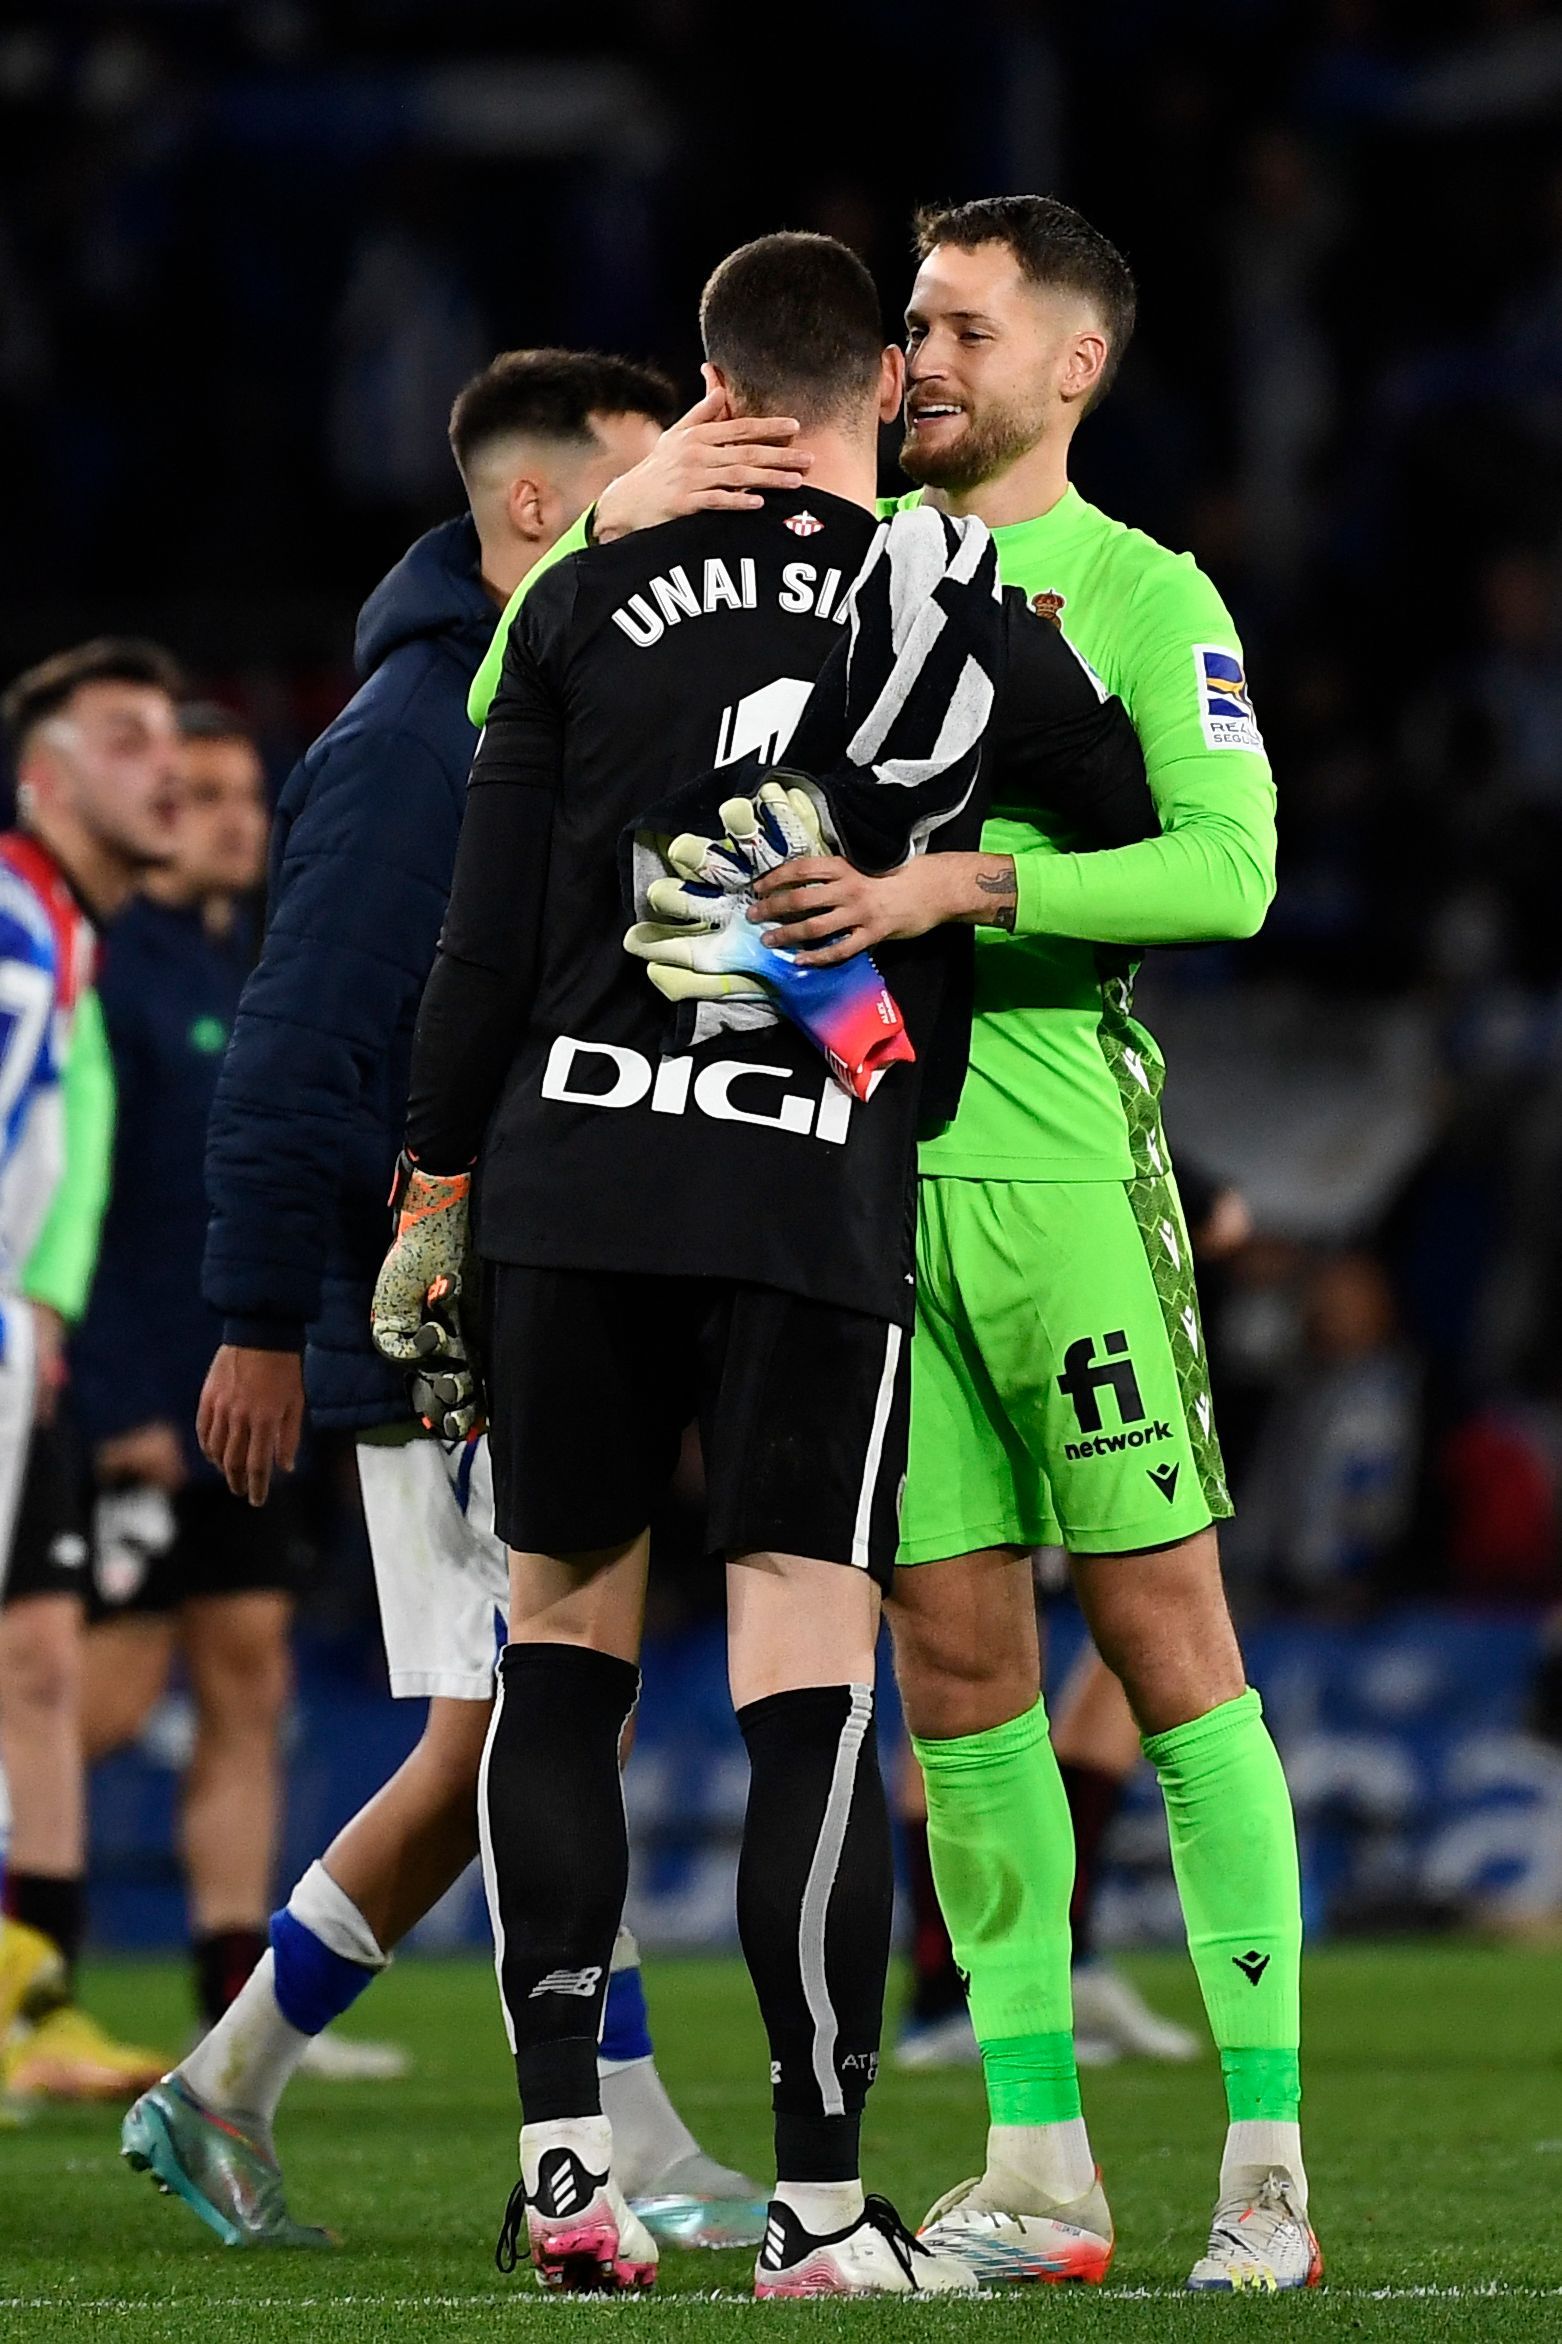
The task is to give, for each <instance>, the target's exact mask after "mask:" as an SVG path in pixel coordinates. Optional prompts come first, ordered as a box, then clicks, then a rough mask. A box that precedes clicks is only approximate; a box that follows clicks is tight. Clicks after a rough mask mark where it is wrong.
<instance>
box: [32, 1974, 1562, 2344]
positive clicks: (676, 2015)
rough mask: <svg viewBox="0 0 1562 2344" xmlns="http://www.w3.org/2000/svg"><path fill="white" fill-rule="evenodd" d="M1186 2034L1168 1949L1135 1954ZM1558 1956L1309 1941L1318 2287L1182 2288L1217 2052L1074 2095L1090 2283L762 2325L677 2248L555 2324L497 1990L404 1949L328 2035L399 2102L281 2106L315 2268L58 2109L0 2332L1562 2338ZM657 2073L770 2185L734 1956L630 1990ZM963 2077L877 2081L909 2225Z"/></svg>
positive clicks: (132, 2000) (969, 2108)
mask: <svg viewBox="0 0 1562 2344" xmlns="http://www.w3.org/2000/svg"><path fill="white" fill-rule="evenodd" d="M1133 1967H1134V1969H1135V1972H1136V1974H1137V1975H1138V1976H1139V1977H1140V1979H1141V1982H1143V1983H1145V1984H1146V1985H1148V1986H1149V1987H1150V1988H1151V1989H1152V1991H1153V1992H1154V1994H1155V1995H1156V1997H1157V1999H1158V2000H1159V2001H1161V2002H1162V2003H1163V2004H1164V2005H1165V2006H1166V2007H1167V2008H1168V2009H1172V2010H1174V2011H1175V2012H1176V2013H1177V2014H1178V2015H1179V2016H1182V2017H1184V2018H1186V2019H1188V2020H1189V2021H1190V2022H1192V2023H1195V2024H1196V2023H1197V2004H1196V1996H1195V1993H1194V1989H1193V1985H1192V1979H1191V1975H1190V1973H1189V1972H1188V1970H1187V1967H1186V1964H1185V1963H1184V1962H1182V1961H1181V1960H1180V1959H1172V1958H1170V1957H1168V1958H1166V1959H1160V1958H1150V1959H1147V1960H1144V1961H1142V1962H1138V1963H1135V1964H1134V1965H1133ZM1559 1984H1562V1962H1559V1961H1558V1960H1556V1959H1554V1958H1546V1957H1544V1956H1540V1955H1528V1954H1525V1955H1520V1954H1506V1953H1497V1952H1490V1951H1485V1950H1480V1949H1474V1948H1453V1947H1447V1946H1439V1947H1429V1948H1425V1949H1408V1950H1399V1949H1395V1950H1392V1951H1385V1950H1378V1949H1360V1950H1357V1949H1350V1950H1344V1951H1327V1952H1321V1953H1319V1954H1317V1955H1316V1956H1314V1957H1313V1959H1312V1961H1311V1963H1310V1967H1309V1990H1308V2022H1309V2035H1310V2051H1309V2057H1308V2062H1307V2077H1308V2107H1307V2115H1308V2141H1309V2165H1310V2168H1311V2174H1312V2183H1313V2205H1314V2211H1315V2215H1316V2219H1317V2222H1318V2227H1319V2231H1320V2234H1321V2236H1322V2238H1323V2243H1324V2251H1325V2254H1326V2256H1327V2258H1328V2265H1329V2276H1328V2284H1327V2286H1326V2288H1325V2290H1324V2291H1323V2292H1322V2293H1320V2294H1315V2295H1310V2296H1289V2297H1282V2298H1278V2299H1249V2298H1233V2297H1220V2298H1211V2297H1202V2298H1188V2297H1184V2296H1182V2295H1180V2294H1179V2293H1178V2292H1177V2290H1178V2289H1179V2287H1180V2284H1181V2281H1182V2279H1183V2276H1184V2274H1185V2273H1186V2271H1187V2268H1188V2265H1189V2263H1190V2262H1191V2261H1192V2259H1193V2257H1194V2255H1195V2254H1196V2253H1197V2252H1198V2250H1199V2247H1200V2245H1201V2244H1202V2240H1203V2235H1204V2227H1205V2224H1206V2222H1207V2219H1208V2214H1209V2208H1210V2204H1211V2197H1212V2190H1213V2184H1214V2177H1215V2161H1216V2157H1217V2154H1218V2148H1219V2141H1220V2131H1221V2103H1220V2091H1219V2082H1218V2076H1217V2071H1216V2067H1215V2062H1214V2059H1213V2057H1210V2058H1209V2059H1208V2060H1205V2061H1201V2062H1200V2063H1199V2064H1198V2065H1197V2066H1195V2067H1192V2068H1180V2069H1178V2068H1152V2067H1148V2066H1145V2065H1142V2064H1136V2065H1133V2066H1123V2067H1119V2068H1116V2069H1109V2070H1106V2071H1104V2072H1097V2073H1095V2074H1091V2075H1088V2076H1087V2077H1086V2079H1085V2081H1086V2106H1087V2110H1088V2112H1089V2115H1090V2118H1091V2127H1092V2132H1093V2135H1094V2138H1095V2143H1096V2148H1097V2153H1098V2154H1099V2155H1100V2157H1101V2160H1102V2164H1103V2167H1104V2169H1105V2172H1106V2177H1107V2183H1108V2188H1109V2190H1110V2194H1111V2198H1112V2204H1113V2208H1114V2211H1115V2213H1116V2217H1117V2223H1118V2237H1119V2246H1118V2256H1117V2261H1116V2264H1115V2265H1114V2268H1113V2274H1112V2278H1111V2280H1110V2281H1109V2283H1108V2285H1107V2286H1106V2287H1105V2288H1102V2289H1099V2290H1089V2291H1086V2290H1063V2289H1053V2288H1039V2289H1030V2290H1025V2291H1016V2292H1011V2293H1009V2294H1007V2295H1004V2296H997V2297H993V2298H990V2299H988V2300H986V2301H982V2302H979V2303H976V2304H966V2305H962V2306H958V2307H951V2306H948V2305H946V2304H916V2303H912V2304H904V2303H884V2302H880V2303H861V2304H852V2305H849V2306H844V2307H843V2306H839V2305H831V2304H827V2303H826V2304H800V2305H767V2306H758V2305H755V2304H754V2303H753V2302H752V2300H747V2301H745V2300H744V2298H745V2295H746V2288H747V2280H748V2275H749V2258H748V2257H747V2256H744V2255H736V2254H733V2255H724V2256H716V2255H688V2254H669V2255H667V2256H666V2257H664V2260H663V2263H662V2279H661V2286H660V2289H659V2292H658V2295H657V2296H656V2297H654V2298H652V2299H650V2300H649V2301H641V2302H635V2303H621V2302H620V2303H602V2302H584V2303H582V2302H563V2301H560V2300H559V2299H557V2298H554V2297H544V2296H542V2295H540V2294H539V2293H538V2291H537V2290H536V2289H535V2288H534V2286H533V2285H532V2284H531V2281H530V2279H529V2277H526V2276H524V2275H517V2277H516V2278H515V2279H513V2280H504V2279H501V2278H500V2276H499V2274H498V2273H497V2272H496V2270H495V2269H494V2266H493V2260H492V2250H493V2241H494V2238H495V2235H496V2233H497V2230H498V2226H499V2219H500V2216H501V2214H502V2212H503V2208H504V2202H505V2198H506V2195H507V2193H508V2190H509V2187H510V2183H511V2181H512V2180H513V2178H514V2173H515V2161H514V2126H515V2109H514V2105H513V2092H512V2089H511V2085H510V2078H509V2062H508V2060H507V2058H506V2056H505V2052H504V2046H503V2038H502V2036H501V2033H500V2029H499V2022H498V2017H497V2011H496V2006H495V2002H494V1994H493V1983H492V1975H491V1972H490V1971H489V1970H488V1969H487V1967H486V1965H481V1964H478V1963H475V1962H474V1963H466V1962H461V1963H444V1962H431V1961H426V1962H422V1963H418V1962H412V1961H408V1962H405V1963H403V1964H400V1965H399V1966H398V1967H397V1968H395V1969H394V1970H392V1972H391V1973H390V1975H389V1976H388V1977H387V1978H386V1979H385V1980H384V1982H383V1983H382V1984H381V1985H379V1986H377V1987H376V1988H375V1990H374V1993H373V1994H372V1996H370V1997H369V1999H368V2002H367V2004H366V2005H365V2006H364V2007H363V2011H362V2016H361V2018H357V2019H355V2020H354V2021H353V2022H351V2023H353V2024H356V2025H357V2026H359V2027H361V2028H362V2029H363V2030H364V2031H366V2032H370V2033H380V2034H388V2035H394V2036H396V2037H397V2038H399V2039H400V2040H402V2041H404V2042H405V2043H406V2044H407V2045H408V2046H409V2047H410V2048H411V2050H412V2051H413V2053H414V2055H415V2057H416V2060H417V2068H416V2072H415V2074H414V2075H413V2076H412V2078H411V2079H410V2080H409V2081H408V2082H407V2083H405V2084H399V2085H391V2086H386V2085H358V2086H342V2085H324V2084H307V2083H306V2084H300V2085H298V2086H296V2087H295V2089H294V2091H293V2092H292V2094H291V2095H290V2097H289V2099H288V2101H287V2103H286V2106H285V2108H284V2112H283V2120H282V2126H281V2145H282V2150H283V2155H284V2159H285V2162H286V2166H287V2171H288V2176H289V2185H290V2196H291V2200H292V2204H293V2207H294V2210H295V2211H296V2212H297V2213H298V2214H299V2215H300V2216H301V2217H303V2218H304V2219H305V2220H310V2221H324V2222H328V2223H330V2224H331V2225H332V2226H333V2227H335V2228H336V2229H337V2230H339V2231H340V2233H341V2234H342V2236H343V2238H344V2240H345V2242H346V2243H345V2244H344V2246H343V2248H342V2249H341V2251H340V2252H339V2253H337V2254H334V2255H330V2256H327V2255H262V2254H246V2253H238V2252H229V2251H226V2250H224V2249H223V2248H222V2247H220V2246H219V2245H218V2244H217V2242H216V2240H215V2239H213V2238H212V2237H211V2236H210V2234H209V2233H208V2232H207V2231H206V2230H205V2229H204V2228H202V2227H201V2225H200V2224H199V2223H197V2222H196V2221H195V2219H194V2218H193V2216H191V2215H190V2214H189V2213H188V2212H187V2211H186V2210H185V2209H184V2208H183V2207H182V2206H179V2205H178V2204H176V2203H175V2202H174V2201H172V2200H166V2199H163V2198H160V2197H158V2196H157V2195H156V2193H155V2191H154V2190H153V2188H152V2186H151V2184H150V2182H148V2181H147V2180H146V2179H145V2178H144V2177H138V2176H132V2175H131V2174H130V2173H129V2172H128V2171H126V2170H125V2169H124V2168H123V2167H122V2166H121V2164H120V2162H119V2159H118V2157H117V2154H116V2147H117V2130H118V2119H117V2116H115V2115H112V2114H111V2113H109V2112H105V2111H102V2110H81V2111H73V2112H67V2111H53V2112H47V2113H45V2114H43V2115H41V2116H40V2117H39V2118H38V2119H37V2121H36V2122H35V2123H34V2124H33V2125H32V2126H31V2127H30V2128H28V2129H27V2130H26V2131H24V2132H19V2133H11V2134H0V2338H4V2340H5V2344H13V2340H14V2344H56V2340H58V2344H64V2340H65V2339H70V2340H71V2344H80V2340H82V2339H91V2340H92V2344H99V2340H102V2344H121V2340H123V2344H164V2340H165V2339H166V2340H167V2344H208V2340H210V2344H217V2340H218V2339H222V2340H223V2344H228V2340H230V2339H231V2340H233V2344H251V2340H253V2344H368V2340H369V2339H375V2340H378V2339H395V2340H396V2344H422V2340H423V2339H425V2338H426V2339H439V2340H440V2344H466V2340H467V2339H477V2338H483V2339H485V2340H488V2339H491V2338H492V2337H493V2336H494V2334H495V2333H496V2332H498V2331H507V2332H509V2333H511V2334H515V2333H517V2332H519V2331H520V2330H522V2329H524V2331H525V2335H526V2337H527V2338H534V2337H535V2338H541V2337H542V2336H543V2335H544V2333H546V2334H548V2335H550V2336H552V2335H559V2336H562V2337H564V2338H565V2339H566V2340H567V2344H576V2340H577V2339H580V2338H584V2337H585V2336H586V2335H587V2334H588V2332H590V2333H596V2332H599V2330H598V2329H597V2327H596V2323H600V2322H601V2321H603V2320H606V2321H609V2322H611V2323H612V2324H613V2328H614V2333H615V2335H616V2336H617V2337H618V2338H619V2339H620V2344H641V2340H642V2339H643V2340H645V2344H649V2340H650V2339H652V2338H656V2339H659V2340H665V2344H685V2339H687V2340H688V2344H714V2340H715V2339H717V2338H724V2337H728V2336H746V2335H748V2334H749V2333H750V2331H751V2327H752V2324H753V2323H756V2322H757V2323H760V2324H762V2325H764V2326H765V2327H766V2328H767V2329H768V2328H771V2327H774V2326H776V2325H778V2324H779V2325H780V2326H781V2327H782V2328H784V2329H786V2330H787V2331H788V2332H789V2333H790V2334H791V2335H793V2336H797V2335H799V2334H802V2335H805V2336H807V2337H808V2338H810V2339H817V2340H818V2344H826V2339H828V2340H829V2344H835V2339H837V2338H838V2337H840V2338H848V2339H849V2340H850V2344H878V2340H879V2339H880V2338H887V2337H888V2336H889V2335H890V2334H891V2332H892V2331H894V2332H896V2333H899V2332H901V2330H902V2324H903V2323H905V2322H908V2321H909V2322H910V2323H911V2331H912V2333H913V2334H914V2335H915V2336H916V2337H918V2338H919V2339H921V2340H922V2344H945V2339H949V2338H952V2337H953V2336H954V2335H955V2334H956V2333H958V2334H959V2335H960V2336H961V2337H962V2338H964V2337H966V2336H967V2335H969V2336H970V2337H972V2338H977V2337H979V2336H982V2335H985V2336H987V2337H990V2338H991V2339H992V2340H993V2344H1019V2340H1020V2339H1030V2338H1040V2337H1045V2338H1052V2337H1058V2338H1064V2339H1067V2340H1068V2344H1073V2339H1076V2338H1077V2339H1079V2340H1080V2344H1140V2340H1141V2339H1144V2340H1149V2339H1155V2340H1156V2344H1183V2340H1184V2339H1188V2338H1193V2337H1200V2338H1202V2337H1206V2336H1210V2335H1218V2336H1219V2337H1220V2338H1221V2339H1223V2340H1224V2339H1232V2340H1233V2344H1235V2340H1236V2339H1246V2338H1248V2337H1252V2336H1257V2335H1259V2334H1261V2333H1262V2334H1265V2335H1270V2334H1273V2335H1278V2336H1281V2337H1297V2336H1300V2335H1302V2334H1304V2333H1305V2334H1306V2335H1307V2336H1309V2337H1326V2338H1330V2339H1333V2338H1351V2339H1356V2338H1361V2339H1373V2338H1393V2339H1398V2338H1401V2337H1404V2338H1412V2337H1413V2338H1417V2339H1422V2338H1425V2339H1433V2338H1450V2339H1452V2338H1458V2339H1460V2340H1461V2344H1464V2340H1466V2339H1473V2338H1482V2339H1484V2338H1486V2337H1492V2338H1502V2339H1507V2338H1514V2339H1518V2338H1524V2339H1525V2340H1526V2344H1530V2340H1534V2344H1544V2340H1549V2339H1558V2340H1562V1993H1559V1991H1558V1987H1559ZM650 1985H651V1994H652V2003H653V2015H654V2018H655V2021H656V2025H657V2031H658V2037H659V2044H660V2056H661V2062H662V2066H663V2070H664V2073H665V2074H666V2075H667V2077H668V2080H669V2082H670V2083H671V2085H672V2087H673V2090H674V2092H675V2094H676V2096H677V2098H678V2100H679V2102H680V2104H681V2105H682V2107H683V2108H684V2110H685V2112H686V2114H687V2115H688V2117H689V2119H690V2121H691V2122H692V2123H693V2125H694V2126H695V2128H696V2129H697V2131H698V2132H699V2133H700V2135H701V2137H702V2139H703V2140H704V2141H705V2143H706V2144H707V2146H708V2147H709V2148H710V2149H711V2150H712V2151H713V2152H714V2153H715V2154H717V2155H719V2156H721V2157H724V2158H727V2159H730V2160H731V2161H732V2162H733V2163H735V2164H740V2165H745V2166H747V2168H748V2169H749V2170H750V2171H751V2172H756V2173H763V2172H764V2169H765V2135H766V2125H765V2115H764V2108H763V2100H764V2091H763V2085H762V2081H761V2079H762V2078H763V2075H764V2072H765V2070H764V2062H763V2059H762V2056H761V2048H760V2039H759V2033H758V2028H757V2025H756V2022H755V2020H754V2017H753V2014H752V2010H751V2006H750V2002H749V1996H748V1989H747V1985H746V1982H745V1980H744V1978H743V1975H742V1973H741V1971H740V1970H739V1968H738V1967H737V1965H736V1964H735V1963H727V1962H661V1963H653V1964H652V1966H651V1970H650ZM88 1999H89V2001H90V2002H91V2004H92V2005H93V2007H94V2008H95V2009H96V2010H97V2011H98V2012H99V2013H100V2014H101V2015H102V2016H103V2017H105V2018H106V2019H109V2020H110V2021H112V2022H113V2023H115V2024H116V2025H117V2026H119V2027H120V2028H121V2029H122V2030H123V2031H124V2032H125V2033H126V2034H133V2035H135V2036H136V2037H137V2038H138V2039H146V2040H152V2041H163V2042H166V2043H169V2044H173V2043H176V2042H178V2041H179V2040H180V2039H181V2037H182V2035H183V2033H184V2031H185V2028H186V2026H187V2023H188V2022H187V2005H186V2001H185V1987H184V1979H183V1975H182V1973H181V1971H180V1970H179V1969H178V1968H177V1967H176V1966H174V1965H171V1964H166V1963H160V1964H128V1963H127V1964H124V1965H118V1964H115V1965H108V1964H103V1965H100V1966H99V1967H98V1968H97V1969H96V1970H95V1971H93V1972H92V1973H91V1974H90V1976H89V1979H88ZM981 2139H982V2104H981V2093H980V2086H979V2084H978V2082H977V2079H976V2077H975V2076H974V2075H972V2074H954V2075H942V2076H931V2077H920V2078H907V2077H902V2076H899V2075H896V2074H895V2073H894V2072H893V2071H888V2072H886V2074H885V2076H884V2077H883V2079H882V2081H881V2082H880V2084H879V2086H878V2089H877V2090H876V2091H875V2093H874V2096H873V2099H872V2101H871V2103H870V2111H869V2119H868V2128H867V2139H866V2155H865V2165H866V2170H867V2173H868V2176H869V2179H870V2182H871V2184H872V2185H874V2186H876V2187H879V2188H883V2189H887V2190H888V2191H889V2192H890V2194H891V2195H892V2196H894V2197H895V2198H896V2200H897V2202H898V2203H899V2204H900V2206H901V2209H902V2211H903V2212H904V2213H905V2214H906V2215H907V2216H908V2217H909V2218H910V2219H911V2220H913V2221H915V2220H917V2219H919V2218H920V2216H921V2214H922V2211H923V2209H924V2207H925V2206H926V2204H927V2202H928V2201H929V2200H930V2199H931V2198H932V2197H933V2196H934V2195H935V2194H936V2193H937V2192H938V2191H940V2190H942V2189H944V2188H945V2187H947V2186H948V2184H949V2183H950V2182H952V2181H956V2180H958V2179H959V2178H960V2177H961V2176H962V2175H963V2174H965V2173H968V2172H970V2171H972V2170H973V2168H974V2167H975V2165H976V2164H977V2163H979V2161H980V2144H981Z"/></svg>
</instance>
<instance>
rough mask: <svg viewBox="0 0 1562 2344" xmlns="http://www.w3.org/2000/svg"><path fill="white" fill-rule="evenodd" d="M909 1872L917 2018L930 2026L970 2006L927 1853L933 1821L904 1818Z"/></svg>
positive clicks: (914, 2011)
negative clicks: (928, 1834)
mask: <svg viewBox="0 0 1562 2344" xmlns="http://www.w3.org/2000/svg"><path fill="white" fill-rule="evenodd" d="M900 1827H901V1830H902V1831H903V1832H904V1834H905V1842H906V1870H907V1872H908V1874H909V1876H910V1881H911V2015H912V2017H913V2018H914V2019H918V2020H920V2021H921V2022H922V2023H923V2024H924V2025H926V2024H928V2023H930V2022H931V2021H932V2020H934V2019H940V2018H947V2017H948V2016H949V2013H950V2012H951V2011H952V2010H964V2008H965V1981H964V1980H963V1979H962V1977H961V1975H960V1972H959V1971H958V1970H957V1969H956V1967H955V1950H954V1947H953V1946H952V1945H951V1944H950V1942H949V1930H948V1927H947V1925H946V1923H945V1921H944V1913H943V1907H942V1906H941V1905H940V1903H939V1901H938V1890H937V1889H936V1888H935V1887H934V1885H933V1862H932V1858H931V1857H930V1856H929V1854H928V1852H927V1817H926V1816H925V1815H918V1816H916V1817H914V1818H909V1819H908V1818H906V1817H902V1819H901V1826H900Z"/></svg>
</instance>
